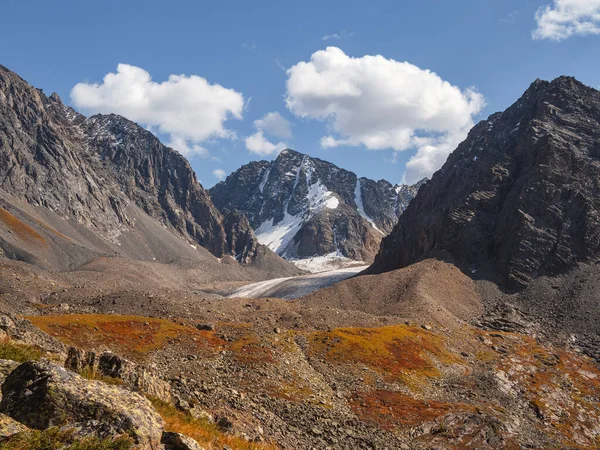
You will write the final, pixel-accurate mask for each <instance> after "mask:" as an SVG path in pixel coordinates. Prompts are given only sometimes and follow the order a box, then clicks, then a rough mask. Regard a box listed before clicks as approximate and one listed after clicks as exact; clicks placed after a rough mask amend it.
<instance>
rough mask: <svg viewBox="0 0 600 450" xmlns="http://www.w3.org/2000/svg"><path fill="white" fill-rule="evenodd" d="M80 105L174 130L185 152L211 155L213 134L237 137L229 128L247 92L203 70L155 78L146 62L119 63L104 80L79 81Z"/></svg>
mask: <svg viewBox="0 0 600 450" xmlns="http://www.w3.org/2000/svg"><path fill="white" fill-rule="evenodd" d="M71 99H72V100H73V103H74V105H75V106H76V107H78V108H81V109H83V110H85V111H86V112H90V113H117V114H120V115H122V116H125V117H127V118H128V119H130V120H133V121H135V122H139V123H141V124H144V125H147V126H150V127H156V128H157V129H158V131H160V132H161V133H165V134H168V135H169V137H170V144H171V145H172V146H173V148H175V149H176V150H178V151H180V152H181V153H183V154H186V155H190V154H194V153H196V154H201V155H202V154H206V150H205V149H204V148H203V147H202V145H201V144H202V143H203V142H205V141H206V140H208V139H214V138H223V139H232V138H235V133H234V132H233V131H231V130H228V129H227V128H226V127H225V122H226V121H227V120H228V119H229V118H231V117H233V118H236V119H241V118H242V111H243V108H244V97H243V96H242V94H241V93H239V92H236V91H235V90H233V89H228V88H224V87H223V86H220V85H219V84H210V83H209V82H208V81H207V80H206V79H205V78H202V77H199V76H197V75H191V76H186V75H170V76H169V78H168V79H167V81H163V82H162V83H157V82H155V81H152V78H151V76H150V74H149V73H148V72H147V71H145V70H144V69H142V68H140V67H135V66H131V65H128V64H119V65H118V66H117V72H116V73H109V74H107V75H106V76H105V77H104V80H103V81H102V83H93V84H90V83H79V84H77V85H76V86H75V87H73V89H72V90H71Z"/></svg>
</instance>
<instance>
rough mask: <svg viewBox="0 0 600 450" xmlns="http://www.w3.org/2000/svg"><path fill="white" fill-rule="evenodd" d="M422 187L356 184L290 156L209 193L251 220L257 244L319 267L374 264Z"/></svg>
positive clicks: (255, 165)
mask: <svg viewBox="0 0 600 450" xmlns="http://www.w3.org/2000/svg"><path fill="white" fill-rule="evenodd" d="M423 183H424V180H423V181H421V182H419V183H417V184H415V185H414V186H406V185H396V186H394V185H392V184H391V183H389V182H387V181H385V180H380V181H373V180H369V179H367V178H358V177H357V176H356V174H354V173H352V172H349V171H347V170H344V169H340V168H339V167H337V166H335V165H333V164H331V163H329V162H326V161H323V160H321V159H318V158H312V157H310V156H308V155H304V154H302V153H298V152H296V151H294V150H290V149H287V150H284V151H282V152H281V153H280V154H279V156H278V157H277V158H276V159H275V160H274V161H272V162H268V161H256V162H251V163H249V164H246V165H245V166H242V167H241V168H240V169H238V170H237V171H235V172H234V173H232V174H231V175H229V176H228V177H227V179H226V180H225V181H222V182H221V183H219V184H217V185H216V186H214V187H213V188H211V189H210V190H209V192H210V196H211V198H212V201H213V202H214V204H215V205H216V206H217V208H219V210H221V211H233V210H237V211H241V212H243V213H244V214H245V215H246V216H248V219H249V221H250V225H251V226H252V228H253V229H254V230H255V233H256V236H257V238H258V240H259V241H260V242H261V243H263V244H265V245H267V246H268V247H269V248H270V249H271V250H273V251H275V252H277V253H278V254H279V255H281V256H283V257H285V258H288V259H291V260H303V259H307V258H311V259H312V264H313V265H314V264H315V263H317V265H318V264H321V263H322V262H323V261H325V262H327V261H336V260H337V261H340V260H342V261H346V262H348V260H353V261H372V260H373V257H374V256H375V253H376V252H377V249H378V246H379V242H380V241H381V238H382V237H383V236H384V235H385V234H387V233H389V232H390V231H391V230H392V228H393V226H394V225H395V223H396V221H397V220H398V216H399V215H400V214H402V212H403V211H404V210H405V209H406V207H407V205H408V203H409V202H410V200H412V198H413V197H414V196H415V194H416V192H417V191H418V189H419V187H420V186H421V185H422V184H423ZM314 257H322V258H318V259H315V258H314ZM307 267H309V268H310V266H307Z"/></svg>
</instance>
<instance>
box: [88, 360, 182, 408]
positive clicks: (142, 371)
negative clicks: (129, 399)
mask: <svg viewBox="0 0 600 450" xmlns="http://www.w3.org/2000/svg"><path fill="white" fill-rule="evenodd" d="M97 371H98V373H100V374H101V375H104V376H106V377H112V378H118V379H120V380H123V382H124V383H125V384H126V385H127V386H130V387H131V388H133V389H134V390H139V391H141V392H144V393H146V394H148V395H151V396H152V397H156V398H159V399H161V400H163V401H165V402H169V401H171V385H170V384H169V383H167V382H166V381H164V380H162V379H160V378H159V377H158V376H156V375H155V374H154V373H152V372H151V371H149V370H147V369H146V368H145V367H142V366H139V365H137V364H134V363H132V362H131V361H128V360H127V359H125V358H123V357H121V356H119V355H115V354H114V353H111V352H104V353H102V354H101V355H100V356H99V357H98V367H97Z"/></svg>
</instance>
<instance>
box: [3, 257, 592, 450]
mask: <svg viewBox="0 0 600 450" xmlns="http://www.w3.org/2000/svg"><path fill="white" fill-rule="evenodd" d="M409 269H410V270H408V271H398V272H393V273H391V274H389V276H387V278H386V276H381V275H378V276H367V277H366V278H365V281H364V283H363V284H364V285H365V288H366V289H368V285H369V283H372V282H373V283H375V285H377V286H378V287H379V288H380V289H381V291H379V292H380V293H381V292H384V291H387V292H389V293H390V294H388V295H393V296H395V298H394V300H393V301H392V302H391V303H388V302H389V301H390V300H389V299H388V298H386V296H385V295H379V294H378V293H377V292H378V291H376V290H374V289H371V290H372V291H373V292H372V293H373V294H374V295H377V296H378V299H380V300H381V302H382V303H381V304H377V303H373V304H372V305H370V308H373V310H372V311H369V310H368V309H367V308H361V307H360V306H359V305H355V306H354V307H352V308H354V311H352V310H351V308H350V306H349V305H348V304H343V303H340V304H339V305H336V304H335V303H334V302H333V300H334V299H339V301H340V302H343V300H342V296H343V291H344V290H345V289H346V288H348V286H349V285H351V283H356V282H357V281H356V280H357V279H353V280H348V281H346V282H343V283H342V284H341V285H339V286H334V287H332V288H329V290H328V291H325V293H324V294H323V293H320V292H316V293H314V294H313V295H312V296H311V297H308V298H305V299H303V300H301V301H291V302H290V301H287V302H286V301H282V300H277V299H256V300H254V299H253V300H247V299H246V300H245V299H221V300H216V301H208V302H207V301H198V302H197V303H198V304H197V305H196V309H195V310H194V311H193V313H192V314H190V315H189V316H188V317H187V318H184V317H181V318H176V317H173V318H166V317H165V318H160V317H145V316H143V315H124V314H107V313H106V312H107V311H108V309H109V308H118V307H120V308H127V303H125V304H124V305H121V306H119V303H120V301H119V298H120V297H118V296H115V295H114V294H110V293H108V294H106V298H103V299H101V298H99V297H96V300H95V301H94V302H85V303H82V304H81V306H80V305H77V304H74V303H71V304H70V305H68V304H66V303H64V300H63V299H66V298H70V299H71V301H72V300H73V297H69V292H68V291H69V290H70V289H69V287H68V286H67V288H66V289H64V290H65V291H66V292H63V290H62V289H59V290H58V292H57V294H56V295H52V296H49V297H47V300H46V303H43V304H38V305H37V308H36V310H37V313H36V315H31V316H28V317H26V318H17V317H14V316H13V317H4V318H3V319H2V322H1V323H2V330H3V333H5V334H6V336H5V337H4V338H3V340H2V341H1V344H0V359H5V360H6V359H9V358H11V357H12V358H13V359H17V360H18V362H7V361H3V362H2V363H1V365H0V367H3V370H2V373H3V375H2V376H3V377H4V378H3V384H2V395H3V400H2V402H1V403H0V413H1V414H3V415H4V416H5V417H4V418H3V421H4V422H5V423H6V424H7V425H3V426H2V430H3V431H2V433H3V436H4V437H3V438H2V439H3V441H2V442H3V444H2V445H4V446H5V447H6V448H19V449H21V448H35V447H26V446H25V447H22V446H20V445H22V444H21V443H23V442H27V441H28V440H31V439H34V438H35V439H38V438H39V436H40V433H41V435H44V436H46V437H48V436H49V435H52V436H58V437H55V438H56V439H58V438H60V439H64V440H66V441H67V442H72V441H73V440H77V441H81V440H82V439H88V440H94V442H103V444H102V445H110V446H112V447H110V446H109V447H92V448H129V447H127V446H134V447H136V448H162V447H160V446H161V445H164V446H165V448H167V449H168V448H183V449H185V448H197V447H194V445H196V444H194V443H193V441H191V440H190V439H194V440H195V441H196V442H197V444H198V445H200V446H202V447H203V448H207V449H219V450H221V449H224V448H232V449H234V448H242V449H272V448H284V449H299V448H319V449H321V448H332V449H333V448H336V449H337V448H340V449H357V448H360V449H372V448H378V449H384V448H388V449H392V448H393V449H396V448H402V449H425V448H451V449H454V448H456V449H461V448H464V449H466V448H547V449H553V448H595V447H597V446H598V445H600V406H599V405H600V402H599V399H600V370H599V369H598V366H597V365H596V363H595V362H594V360H592V359H590V358H589V357H587V356H585V355H584V354H583V353H582V352H581V350H582V349H581V348H579V346H578V343H577V341H576V340H571V341H567V342H561V343H558V342H556V343H552V340H551V339H549V337H548V335H547V334H546V333H544V332H543V330H541V329H540V327H539V324H536V323H534V322H532V321H531V320H530V317H528V316H527V315H526V314H525V313H523V311H521V310H520V309H518V308H516V307H514V306H510V305H508V304H505V305H504V308H503V310H502V311H499V312H497V313H496V314H487V315H486V317H485V319H481V311H482V309H481V308H480V307H478V306H477V305H478V298H479V297H478V294H477V289H476V286H475V284H474V283H473V281H472V280H470V279H469V278H468V277H466V276H464V275H463V274H461V273H460V271H458V270H457V269H456V268H454V267H452V266H451V265H449V264H446V263H442V262H439V261H433V260H432V261H426V262H423V263H420V264H419V265H416V266H412V267H411V268H409ZM13 276H18V277H19V278H20V279H21V283H22V284H23V285H24V286H25V285H27V284H29V283H31V282H34V281H35V280H29V279H28V278H27V277H26V276H25V275H24V274H22V273H21V274H19V275H17V272H13ZM384 284H387V285H388V288H385V287H384ZM390 286H396V288H395V289H396V291H395V292H396V293H395V294H391V293H392V292H394V291H393V290H390V289H389V287H390ZM57 288H59V286H54V289H57ZM403 291H405V292H404V293H402V292H403ZM162 295H163V294H160V293H156V294H152V296H155V298H153V300H154V301H165V300H163V299H162ZM179 295H183V293H181V294H179ZM323 295H326V296H328V297H329V298H330V299H331V302H330V303H329V304H326V305H325V304H323V301H324V300H323V297H322V296H323ZM359 295H360V294H359ZM113 299H114V300H115V302H113ZM448 299H452V301H448ZM386 304H387V305H388V306H387V312H386V306H385V305H386ZM392 304H394V305H399V306H398V307H399V308H400V309H402V310H403V311H405V313H406V314H404V317H405V318H402V317H403V316H402V315H399V314H397V313H394V312H393V310H392V309H390V308H391V307H392ZM90 305H94V306H90ZM402 305H405V307H403V306H402ZM409 305H413V306H412V307H410V306H409ZM361 309H362V311H361ZM442 309H443V311H442ZM67 310H68V313H67ZM86 311H87V312H86ZM121 311H122V313H125V312H126V310H121ZM377 311H379V313H377ZM424 317H430V318H431V320H424V319H423V318H424ZM15 349H18V351H15ZM173 433H179V434H173ZM36 436H37V437H36ZM174 440H177V442H184V441H185V442H188V443H187V444H181V443H177V444H172V443H171V442H174ZM161 441H162V443H161ZM107 443H109V444H107ZM117 445H118V446H122V447H117ZM184 445H187V446H184ZM11 446H12V447H11Z"/></svg>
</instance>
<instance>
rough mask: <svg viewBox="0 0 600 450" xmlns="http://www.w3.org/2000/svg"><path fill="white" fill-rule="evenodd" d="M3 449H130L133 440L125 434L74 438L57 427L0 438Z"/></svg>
mask: <svg viewBox="0 0 600 450" xmlns="http://www.w3.org/2000/svg"><path fill="white" fill-rule="evenodd" d="M0 448H2V449H3V450H54V449H61V450H130V449H132V448H133V441H132V440H131V438H129V437H126V436H119V437H116V438H114V439H111V438H107V439H99V438H97V437H86V438H83V439H76V438H74V437H73V432H72V431H60V429H59V428H58V427H55V428H48V429H47V430H43V431H38V430H32V431H25V432H22V433H18V434H16V435H14V436H11V437H10V438H7V439H6V438H5V439H4V440H0Z"/></svg>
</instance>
